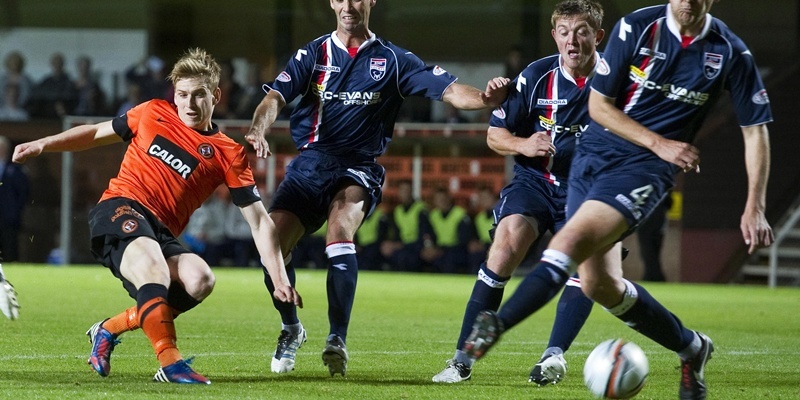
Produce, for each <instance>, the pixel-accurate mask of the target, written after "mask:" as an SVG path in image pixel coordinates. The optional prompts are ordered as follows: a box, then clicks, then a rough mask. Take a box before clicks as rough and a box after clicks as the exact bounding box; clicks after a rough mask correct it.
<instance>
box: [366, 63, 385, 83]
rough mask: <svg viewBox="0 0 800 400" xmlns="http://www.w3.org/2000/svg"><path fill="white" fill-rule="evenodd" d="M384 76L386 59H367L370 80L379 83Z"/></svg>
mask: <svg viewBox="0 0 800 400" xmlns="http://www.w3.org/2000/svg"><path fill="white" fill-rule="evenodd" d="M384 75H386V59H385V58H370V59H369V76H371V77H372V79H374V80H376V81H379V80H381V79H383V77H384Z"/></svg>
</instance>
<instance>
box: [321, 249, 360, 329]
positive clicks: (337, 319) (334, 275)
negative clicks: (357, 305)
mask: <svg viewBox="0 0 800 400" xmlns="http://www.w3.org/2000/svg"><path fill="white" fill-rule="evenodd" d="M325 254H326V255H327V256H328V262H329V264H328V280H327V289H328V322H329V323H330V326H331V330H330V333H332V334H336V335H339V337H341V338H342V340H345V339H346V338H347V327H348V325H349V324H350V311H351V310H352V309H353V300H354V299H355V294H356V282H357V281H358V262H357V261H356V246H355V245H354V244H353V242H335V243H329V244H328V245H327V246H326V247H325Z"/></svg>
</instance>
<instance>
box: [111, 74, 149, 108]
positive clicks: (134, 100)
mask: <svg viewBox="0 0 800 400" xmlns="http://www.w3.org/2000/svg"><path fill="white" fill-rule="evenodd" d="M143 101H145V99H144V95H143V94H142V87H141V86H139V84H138V83H136V82H130V81H129V82H128V92H127V93H126V94H125V99H124V100H123V101H122V103H121V104H120V105H119V107H117V113H116V114H115V115H123V114H125V113H126V112H128V110H130V109H131V108H133V107H136V106H137V105H138V104H139V103H142V102H143Z"/></svg>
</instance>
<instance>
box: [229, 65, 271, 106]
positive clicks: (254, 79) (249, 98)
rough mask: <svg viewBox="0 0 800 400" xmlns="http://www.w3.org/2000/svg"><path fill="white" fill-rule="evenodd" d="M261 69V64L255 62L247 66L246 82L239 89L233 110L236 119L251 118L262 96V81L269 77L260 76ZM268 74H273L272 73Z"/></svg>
mask: <svg viewBox="0 0 800 400" xmlns="http://www.w3.org/2000/svg"><path fill="white" fill-rule="evenodd" d="M261 70H262V68H261V66H260V65H258V64H256V63H252V64H250V65H248V67H247V82H245V84H244V86H242V87H241V89H240V90H239V95H238V98H237V99H236V108H235V110H234V114H235V117H236V118H238V119H249V118H253V114H254V113H255V112H256V107H258V104H259V103H261V100H262V99H263V98H264V90H262V89H261V85H262V82H266V81H268V80H269V79H271V78H266V79H264V78H262V77H261ZM270 76H274V74H272V75H270Z"/></svg>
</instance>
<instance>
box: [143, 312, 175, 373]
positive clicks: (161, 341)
mask: <svg viewBox="0 0 800 400" xmlns="http://www.w3.org/2000/svg"><path fill="white" fill-rule="evenodd" d="M138 314H139V326H141V327H142V331H144V334H145V335H147V338H148V339H150V343H151V344H152V345H153V349H154V350H155V352H156V357H158V362H159V363H160V364H161V366H162V367H166V366H167V365H170V364H173V363H175V362H177V361H179V360H181V359H183V357H181V353H180V352H179V351H178V346H177V345H176V344H175V342H176V341H177V340H178V339H177V335H176V334H175V324H174V323H173V318H172V309H171V308H170V306H169V305H167V300H166V299H165V298H163V297H155V298H152V299H150V300H149V301H147V302H145V303H144V304H142V306H141V307H139V310H138Z"/></svg>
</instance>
